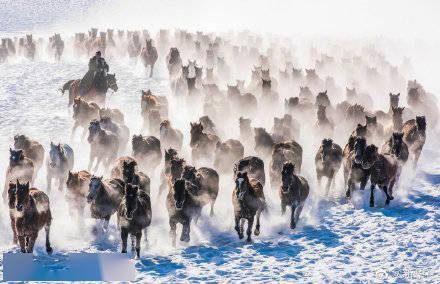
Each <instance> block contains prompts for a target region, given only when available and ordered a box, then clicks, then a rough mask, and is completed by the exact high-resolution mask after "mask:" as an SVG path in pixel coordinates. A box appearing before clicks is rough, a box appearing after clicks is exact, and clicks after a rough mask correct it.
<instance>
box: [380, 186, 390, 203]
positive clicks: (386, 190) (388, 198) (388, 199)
mask: <svg viewBox="0 0 440 284" xmlns="http://www.w3.org/2000/svg"><path fill="white" fill-rule="evenodd" d="M382 190H383V192H384V193H385V195H386V196H387V199H386V200H385V206H388V205H390V200H391V198H390V195H389V194H388V187H387V186H386V185H384V186H383V187H382Z"/></svg>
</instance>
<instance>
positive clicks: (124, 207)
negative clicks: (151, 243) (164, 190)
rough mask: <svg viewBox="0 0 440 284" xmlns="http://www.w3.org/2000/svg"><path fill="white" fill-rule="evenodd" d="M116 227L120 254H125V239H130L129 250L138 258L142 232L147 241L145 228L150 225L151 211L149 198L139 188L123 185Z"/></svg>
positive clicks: (129, 184)
mask: <svg viewBox="0 0 440 284" xmlns="http://www.w3.org/2000/svg"><path fill="white" fill-rule="evenodd" d="M117 216H118V227H119V229H120V230H121V240H122V250H121V252H122V253H126V252H127V238H128V235H129V234H130V235H131V237H132V243H131V248H132V250H134V249H136V257H137V258H139V257H140V251H141V238H142V231H143V230H144V231H145V239H147V227H148V226H150V224H151V217H152V210H151V201H150V196H149V195H148V194H147V193H146V192H145V191H143V190H141V189H139V186H137V185H133V184H131V183H126V184H125V189H124V195H123V197H122V200H121V203H120V204H119V207H118V215H117ZM134 238H136V244H134Z"/></svg>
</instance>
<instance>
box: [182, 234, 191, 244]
mask: <svg viewBox="0 0 440 284" xmlns="http://www.w3.org/2000/svg"><path fill="white" fill-rule="evenodd" d="M189 240H190V239H189V236H185V237H181V238H180V241H181V242H185V243H188V242H189Z"/></svg>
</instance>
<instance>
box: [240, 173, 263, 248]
mask: <svg viewBox="0 0 440 284" xmlns="http://www.w3.org/2000/svg"><path fill="white" fill-rule="evenodd" d="M232 205H233V206H234V217H235V227H234V228H235V230H236V231H237V233H238V237H239V238H240V239H242V238H243V237H244V235H243V231H244V228H243V227H244V221H245V220H247V221H248V226H247V230H246V234H247V241H248V242H251V241H252V238H251V235H252V227H253V225H254V219H255V217H257V223H256V225H255V230H254V235H256V236H258V235H259V234H260V215H261V212H262V211H263V210H264V208H265V207H266V199H265V197H264V191H263V185H262V184H261V183H260V182H259V181H258V180H256V179H249V177H248V175H247V173H246V172H238V173H237V174H236V176H235V188H234V191H233V192H232Z"/></svg>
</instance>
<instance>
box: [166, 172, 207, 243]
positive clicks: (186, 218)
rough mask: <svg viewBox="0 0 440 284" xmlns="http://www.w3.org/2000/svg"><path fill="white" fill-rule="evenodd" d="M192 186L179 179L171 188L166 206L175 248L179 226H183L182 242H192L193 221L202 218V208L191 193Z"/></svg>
mask: <svg viewBox="0 0 440 284" xmlns="http://www.w3.org/2000/svg"><path fill="white" fill-rule="evenodd" d="M191 187H192V185H191V183H190V182H188V181H185V180H184V179H177V180H176V181H175V182H174V183H173V184H172V187H171V188H170V191H169V192H168V195H167V199H166V206H167V210H168V215H169V224H170V236H171V242H172V244H173V246H176V229H177V224H178V223H180V224H182V226H183V228H182V234H181V236H180V241H182V242H189V241H190V225H191V220H192V219H193V218H194V217H196V216H200V212H201V210H202V207H201V206H200V203H199V202H197V201H196V200H195V198H194V197H193V195H192V194H190V193H189V190H191V189H192V188H191Z"/></svg>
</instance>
